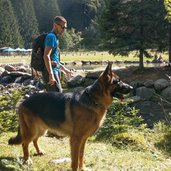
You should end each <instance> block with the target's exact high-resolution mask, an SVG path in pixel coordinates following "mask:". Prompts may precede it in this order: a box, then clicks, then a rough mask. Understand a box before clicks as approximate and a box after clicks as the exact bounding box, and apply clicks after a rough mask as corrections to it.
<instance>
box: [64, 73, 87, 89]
mask: <svg viewBox="0 0 171 171" xmlns="http://www.w3.org/2000/svg"><path fill="white" fill-rule="evenodd" d="M83 82H84V78H83V77H82V76H81V75H77V76H76V77H73V78H71V79H70V80H69V81H68V82H67V84H68V86H70V87H75V86H79V85H81V84H83Z"/></svg>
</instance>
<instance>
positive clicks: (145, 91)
mask: <svg viewBox="0 0 171 171" xmlns="http://www.w3.org/2000/svg"><path fill="white" fill-rule="evenodd" d="M154 92H155V90H154V89H152V88H147V87H145V86H143V87H139V88H137V89H136V96H140V97H141V99H143V100H150V99H151V98H152V96H153V94H154Z"/></svg>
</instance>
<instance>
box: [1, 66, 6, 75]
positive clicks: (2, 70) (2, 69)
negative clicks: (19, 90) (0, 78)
mask: <svg viewBox="0 0 171 171" xmlns="http://www.w3.org/2000/svg"><path fill="white" fill-rule="evenodd" d="M4 71H5V69H4V68H3V67H0V75H1V74H2V73H3V72H4Z"/></svg>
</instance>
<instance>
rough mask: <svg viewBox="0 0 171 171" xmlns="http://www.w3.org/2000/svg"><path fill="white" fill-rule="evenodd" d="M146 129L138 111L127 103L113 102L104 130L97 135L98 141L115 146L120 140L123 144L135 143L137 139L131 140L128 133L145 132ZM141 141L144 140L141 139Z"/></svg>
mask: <svg viewBox="0 0 171 171" xmlns="http://www.w3.org/2000/svg"><path fill="white" fill-rule="evenodd" d="M145 127H146V125H145V124H143V119H142V117H140V116H138V110H137V109H135V108H134V107H130V106H129V104H128V103H126V102H122V103H121V102H118V101H113V103H112V105H111V107H110V108H109V110H108V112H107V116H106V120H105V122H104V124H103V126H102V128H101V129H100V130H99V131H98V132H97V134H96V140H104V141H107V142H110V143H112V144H113V145H114V144H116V142H118V140H119V141H120V142H119V143H121V144H124V143H125V142H127V143H128V144H129V142H135V139H137V137H136V138H134V137H133V138H132V139H131V136H128V134H129V133H128V132H129V131H130V130H143V129H144V128H145ZM137 135H138V134H137ZM121 137H122V138H121ZM140 139H143V138H142V137H140ZM137 140H138V139H137ZM127 143H126V144H127Z"/></svg>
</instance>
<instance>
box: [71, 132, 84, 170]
mask: <svg viewBox="0 0 171 171" xmlns="http://www.w3.org/2000/svg"><path fill="white" fill-rule="evenodd" d="M70 143H71V159H72V163H71V168H72V171H78V165H79V162H80V161H79V157H80V149H81V144H82V138H81V137H79V136H75V135H73V136H71V138H70Z"/></svg>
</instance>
